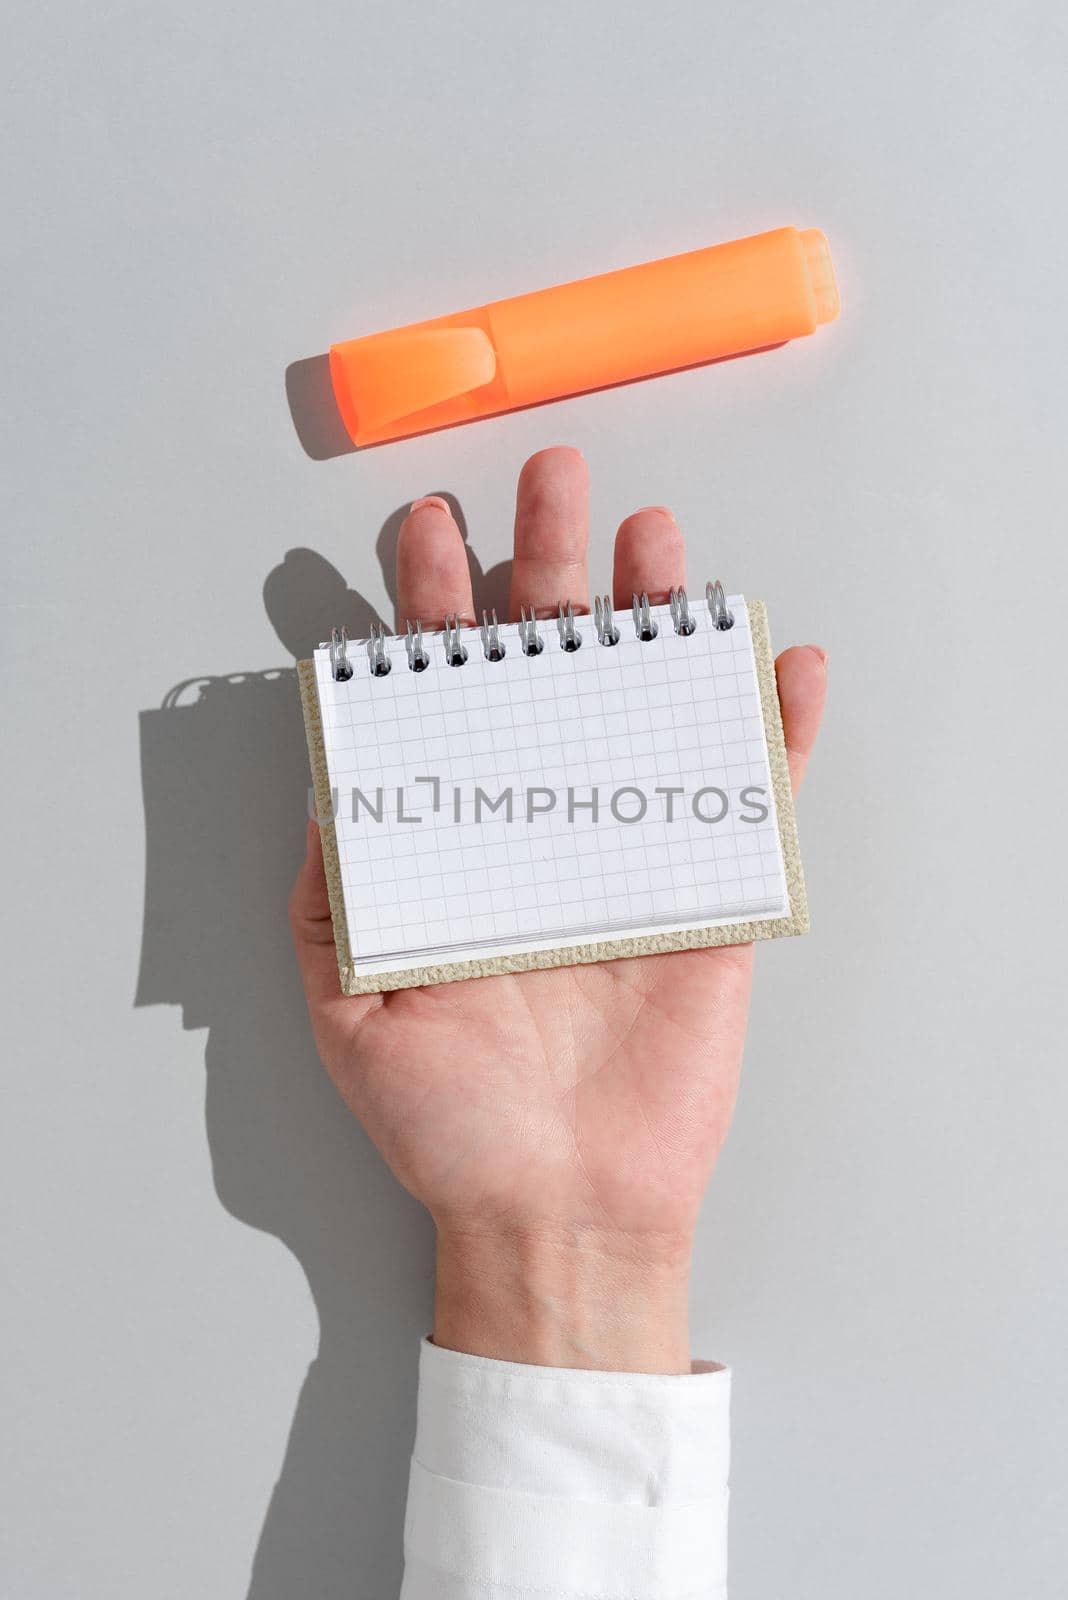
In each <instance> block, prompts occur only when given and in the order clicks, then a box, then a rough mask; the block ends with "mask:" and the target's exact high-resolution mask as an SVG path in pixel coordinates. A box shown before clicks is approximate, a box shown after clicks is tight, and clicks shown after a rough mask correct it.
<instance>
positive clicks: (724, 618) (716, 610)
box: [705, 578, 734, 633]
mask: <svg viewBox="0 0 1068 1600" xmlns="http://www.w3.org/2000/svg"><path fill="white" fill-rule="evenodd" d="M705 599H706V600H707V601H708V609H709V611H710V612H711V613H712V626H713V627H714V628H716V629H718V630H719V632H720V633H725V632H726V631H727V629H728V628H733V627H734V616H733V614H732V612H731V611H730V610H728V607H727V596H726V595H725V594H724V592H723V585H722V584H721V583H720V581H719V579H718V578H717V579H716V581H715V583H706V584H705Z"/></svg>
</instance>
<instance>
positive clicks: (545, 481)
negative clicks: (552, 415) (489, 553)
mask: <svg viewBox="0 0 1068 1600" xmlns="http://www.w3.org/2000/svg"><path fill="white" fill-rule="evenodd" d="M589 520H590V519H589V474H588V472H587V470H586V463H585V461H584V460H583V459H582V456H581V455H580V453H579V452H578V451H577V450H571V449H569V448H567V447H565V446H563V445H557V446H556V447H554V448H553V449H551V450H539V451H538V453H537V455H535V456H531V458H530V460H529V461H528V462H527V463H526V465H525V466H524V468H523V470H522V472H521V473H520V474H519V485H518V487H517V489H516V501H515V559H514V561H513V563H512V597H511V607H510V614H511V617H512V620H513V621H514V620H515V619H516V618H517V617H518V616H519V608H520V606H535V607H537V609H538V611H539V612H541V614H542V615H543V616H545V615H548V613H549V612H550V611H555V610H556V607H557V606H558V605H559V603H560V601H561V600H563V601H564V602H565V604H566V602H567V601H568V600H570V601H571V604H572V605H573V606H574V607H575V609H576V611H578V610H580V609H581V610H583V611H588V610H589V580H588V579H587V576H586V544H587V540H588V538H589Z"/></svg>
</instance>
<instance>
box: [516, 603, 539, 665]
mask: <svg viewBox="0 0 1068 1600" xmlns="http://www.w3.org/2000/svg"><path fill="white" fill-rule="evenodd" d="M519 643H520V644H521V645H522V647H523V654H524V655H525V656H540V655H541V652H542V650H543V649H544V648H545V641H544V639H543V638H542V636H541V634H540V633H539V632H538V622H537V617H536V615H535V611H534V607H533V606H531V608H530V616H529V617H528V616H527V608H526V606H520V608H519Z"/></svg>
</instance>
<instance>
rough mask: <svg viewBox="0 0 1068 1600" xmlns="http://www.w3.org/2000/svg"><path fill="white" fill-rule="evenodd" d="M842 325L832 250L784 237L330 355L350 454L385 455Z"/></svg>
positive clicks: (456, 317)
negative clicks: (395, 443) (394, 445)
mask: <svg viewBox="0 0 1068 1600" xmlns="http://www.w3.org/2000/svg"><path fill="white" fill-rule="evenodd" d="M837 315H838V289H837V287H836V284H835V280H834V268H833V267H832V265H831V254H830V250H829V249H828V246H827V240H826V239H825V238H824V236H823V234H822V233H820V232H819V230H818V229H816V228H806V229H803V230H799V229H797V228H776V229H774V230H773V231H772V232H770V233H757V234H754V235H753V236H752V237H751V238H748V239H735V240H733V241H732V242H731V243H730V244H717V245H712V246H711V247H710V248H708V249H705V250H691V251H689V252H687V254H685V255H679V256H667V257H666V258H665V259H664V260H662V261H650V262H647V263H646V264H645V265H644V266H640V267H625V268H623V269H622V270H621V271H619V272H605V273H602V274H601V275H600V276H598V277H595V278H582V279H580V280H579V281H578V282H576V283H563V284H560V285H559V286H558V287H557V288H555V289H539V290H537V291H536V292H535V293H533V294H520V295H516V296H515V298H514V299H511V300H495V301H493V302H492V304H490V305H485V306H476V307H475V308H474V310H472V311H458V312H455V313H454V314H453V315H452V316H447V317H434V318H432V319H431V320H430V321H429V322H413V323H411V324H410V325H409V326H408V327H405V328H392V329H391V330H390V331H389V332H388V333H371V334H367V335H366V336H365V337H364V338H362V339H350V340H349V341H348V342H347V343H346V344H336V345H334V346H332V348H331V350H330V375H331V379H332V381H333V387H334V396H335V398H336V400H337V405H338V410H339V411H340V413H341V416H342V419H343V421H344V423H345V427H346V428H347V430H348V432H349V434H350V436H351V438H352V441H353V443H354V444H356V445H368V444H381V443H384V442H385V441H386V440H387V439H400V438H404V437H406V436H407V435H409V434H414V433H426V432H428V431H429V430H430V429H432V428H445V427H448V426H450V425H451V424H452V423H456V422H469V421H471V420H473V419H474V418H476V417H489V416H493V415H494V414H496V413H498V412H501V411H512V410H515V409H516V408H517V407H519V406H531V405H538V404H539V403H540V402H542V401H544V400H558V399H560V398H561V397H562V396H563V395H569V394H581V393H583V392H584V391H586V390H589V389H601V388H604V387H605V386H606V385H608V384H614V383H627V382H629V381H630V380H632V379H634V378H648V377H652V376H653V375H654V374H656V373H661V372H671V371H674V370H676V369H678V368H680V367H691V366H696V365H699V364H700V363H702V362H705V361H717V360H720V359H721V358H722V357H724V356H733V355H740V354H742V352H743V351H746V350H760V349H764V348H766V347H767V346H768V345H777V344H782V343H784V342H785V340H787V339H796V338H798V337H800V335H802V334H805V333H813V332H814V331H815V330H816V328H818V327H819V326H820V324H821V323H824V322H833V321H834V319H835V317H836V316H837Z"/></svg>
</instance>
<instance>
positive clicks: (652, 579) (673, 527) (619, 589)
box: [612, 506, 686, 610]
mask: <svg viewBox="0 0 1068 1600" xmlns="http://www.w3.org/2000/svg"><path fill="white" fill-rule="evenodd" d="M685 582H686V547H685V545H684V543H683V538H682V534H681V533H680V532H679V525H678V523H677V522H676V521H675V518H674V516H673V515H672V513H671V512H670V511H669V510H668V508H667V506H646V507H645V509H644V510H642V511H635V512H634V513H633V515H632V516H629V517H627V518H626V520H625V521H623V522H621V523H620V525H619V531H618V533H617V534H616V555H615V562H614V565H613V570H612V604H613V605H614V606H615V607H616V609H617V610H618V609H619V608H620V607H622V606H629V605H630V602H631V596H632V595H636V594H639V595H640V594H647V595H648V596H649V599H650V601H651V602H652V604H653V605H661V604H663V602H664V601H665V600H666V599H667V597H668V591H669V589H678V588H681V586H682V585H683V584H684V583H685Z"/></svg>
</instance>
